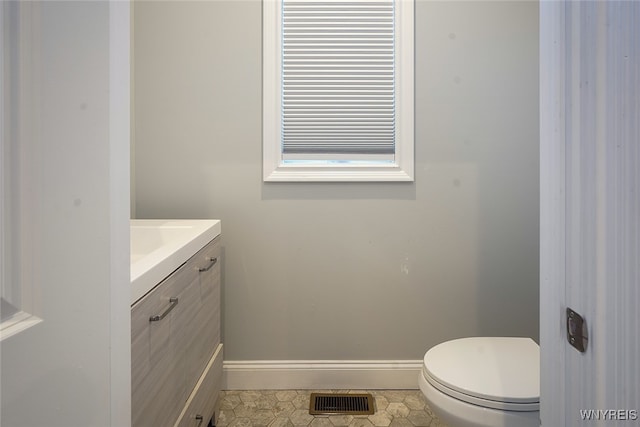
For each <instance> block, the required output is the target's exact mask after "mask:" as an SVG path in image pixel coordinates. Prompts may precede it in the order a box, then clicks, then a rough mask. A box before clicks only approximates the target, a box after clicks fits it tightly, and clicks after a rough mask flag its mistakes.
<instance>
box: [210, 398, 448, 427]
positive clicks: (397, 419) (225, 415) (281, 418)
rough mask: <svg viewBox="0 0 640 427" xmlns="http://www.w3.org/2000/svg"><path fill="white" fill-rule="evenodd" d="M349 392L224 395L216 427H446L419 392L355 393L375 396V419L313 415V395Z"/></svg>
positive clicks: (363, 416)
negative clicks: (311, 402)
mask: <svg viewBox="0 0 640 427" xmlns="http://www.w3.org/2000/svg"><path fill="white" fill-rule="evenodd" d="M328 391H331V392H341V393H345V392H349V391H348V390H247V391H223V392H222V395H221V399H220V413H219V416H218V420H217V424H216V427H227V426H228V427H296V426H309V427H340V426H344V427H373V426H389V427H404V426H407V427H415V426H418V427H446V426H445V425H444V424H442V423H441V422H440V421H439V420H438V419H437V418H436V417H435V415H433V413H432V412H431V409H430V408H429V407H428V406H427V404H426V402H425V400H424V396H423V395H422V393H421V392H420V391H419V390H353V392H354V393H363V392H365V393H371V394H372V395H373V397H374V398H375V400H376V413H375V414H373V415H356V416H354V415H332V416H327V415H316V416H313V415H309V399H310V396H311V393H312V392H323V393H326V392H328Z"/></svg>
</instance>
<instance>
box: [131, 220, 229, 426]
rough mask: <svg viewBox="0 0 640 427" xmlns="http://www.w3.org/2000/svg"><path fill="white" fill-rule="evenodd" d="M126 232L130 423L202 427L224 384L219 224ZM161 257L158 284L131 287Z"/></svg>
mask: <svg viewBox="0 0 640 427" xmlns="http://www.w3.org/2000/svg"><path fill="white" fill-rule="evenodd" d="M189 222H190V224H189ZM136 227H138V228H137V229H136ZM131 234H132V240H131V248H132V252H131V254H132V255H131V259H132V306H131V381H132V384H131V388H132V398H131V406H132V408H131V412H132V425H133V426H134V427H143V426H153V427H158V426H174V427H187V426H193V427H196V426H199V427H206V426H207V425H209V421H210V420H211V419H212V418H213V417H214V414H215V412H216V406H217V400H218V395H219V392H220V385H221V380H222V343H221V342H220V237H219V234H220V222H219V221H209V220H198V221H159V220H153V221H147V220H139V221H132V233H131ZM134 240H136V242H135V243H134ZM194 241H195V242H196V243H193V242H194ZM205 241H206V242H207V243H203V242H205ZM167 246H172V248H171V249H167ZM185 248H186V249H185ZM176 252H179V253H180V255H179V256H175V254H176ZM154 257H155V258H157V259H155V260H151V261H150V259H151V258H154ZM166 259H171V261H170V262H169V266H168V267H167V266H164V267H163V268H161V270H162V271H163V273H156V276H155V277H157V275H158V274H159V275H164V274H165V273H166V272H167V271H169V273H168V274H166V275H165V276H164V277H163V278H162V279H161V280H159V282H157V283H156V284H155V285H154V284H152V282H153V281H155V279H153V280H151V281H150V282H149V283H147V284H144V285H140V283H141V282H140V281H138V285H139V286H137V287H136V286H135V280H134V278H135V279H137V280H139V279H140V278H144V277H145V274H146V275H148V274H149V271H151V270H153V269H154V268H158V267H157V265H158V263H162V262H167V261H166ZM145 262H146V265H145V267H144V268H141V267H140V265H138V267H140V268H138V269H137V270H136V269H135V268H134V266H135V264H136V263H138V264H139V263H145ZM143 270H144V271H143ZM136 273H140V274H138V275H137V276H136ZM143 282H144V280H143ZM134 288H135V289H134ZM147 288H148V289H147Z"/></svg>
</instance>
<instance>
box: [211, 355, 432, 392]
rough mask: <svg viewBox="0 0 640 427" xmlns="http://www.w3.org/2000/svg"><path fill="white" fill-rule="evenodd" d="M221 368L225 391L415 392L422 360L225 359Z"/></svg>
mask: <svg viewBox="0 0 640 427" xmlns="http://www.w3.org/2000/svg"><path fill="white" fill-rule="evenodd" d="M222 369H223V380H222V388H223V389H224V390H268V389H298V390H303V389H307V390H309V389H312V390H326V389H372V390H375V389H417V388H418V374H419V373H420V370H421V369H422V360H395V361H394V360H349V361H346V360H345V361H341V360H311V361H310V360H268V361H266V360H265V361H233V360H231V361H229V360H225V361H224V364H223V368H222Z"/></svg>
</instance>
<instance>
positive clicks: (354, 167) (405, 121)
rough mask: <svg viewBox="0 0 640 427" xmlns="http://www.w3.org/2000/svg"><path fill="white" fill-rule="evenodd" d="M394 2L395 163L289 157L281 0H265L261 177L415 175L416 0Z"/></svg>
mask: <svg viewBox="0 0 640 427" xmlns="http://www.w3.org/2000/svg"><path fill="white" fill-rule="evenodd" d="M394 7H395V16H394V18H395V27H396V38H395V58H396V59H395V67H396V72H395V101H396V102H395V126H396V127H395V155H394V161H393V162H391V163H377V164H376V163H375V162H371V163H366V162H364V163H363V162H357V163H349V162H336V163H330V164H328V163H318V162H310V163H306V162H287V163H285V162H284V161H283V158H282V146H281V129H282V128H281V122H282V112H281V111H282V109H281V91H282V79H281V73H282V69H281V57H282V46H281V36H280V34H281V32H282V0H264V1H263V10H262V17H263V51H262V52H263V60H262V77H263V106H262V120H263V123H262V124H263V128H262V132H263V133H262V142H263V144H262V145H263V146H262V149H263V180H264V181H265V182H305V181H323V182H335V181H365V182H379V181H405V182H412V181H413V180H414V1H413V0H394Z"/></svg>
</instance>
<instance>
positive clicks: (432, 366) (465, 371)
mask: <svg viewBox="0 0 640 427" xmlns="http://www.w3.org/2000/svg"><path fill="white" fill-rule="evenodd" d="M424 371H425V373H426V374H427V375H428V376H429V377H431V379H432V380H435V381H436V382H437V383H439V384H440V385H441V386H444V387H438V388H439V389H440V390H441V391H444V390H443V388H446V389H450V390H453V391H454V394H455V395H456V396H459V395H462V396H463V400H467V399H464V396H469V397H470V398H472V399H471V400H473V401H474V403H477V402H476V401H477V400H486V401H490V402H495V403H500V402H502V403H504V404H502V405H497V406H496V405H492V404H490V405H488V406H490V407H500V408H504V409H509V406H510V404H516V406H519V407H525V408H526V407H531V408H532V409H536V408H537V407H538V405H537V404H538V403H539V402H540V347H539V346H538V344H536V343H535V342H534V341H533V340H532V339H530V338H511V337H478V338H461V339H457V340H452V341H447V342H444V343H442V344H439V345H437V346H435V347H433V348H432V349H430V350H429V351H427V354H425V356H424ZM445 392H446V391H445ZM455 392H457V393H455ZM514 409H515V408H514ZM515 410H526V409H515Z"/></svg>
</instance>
